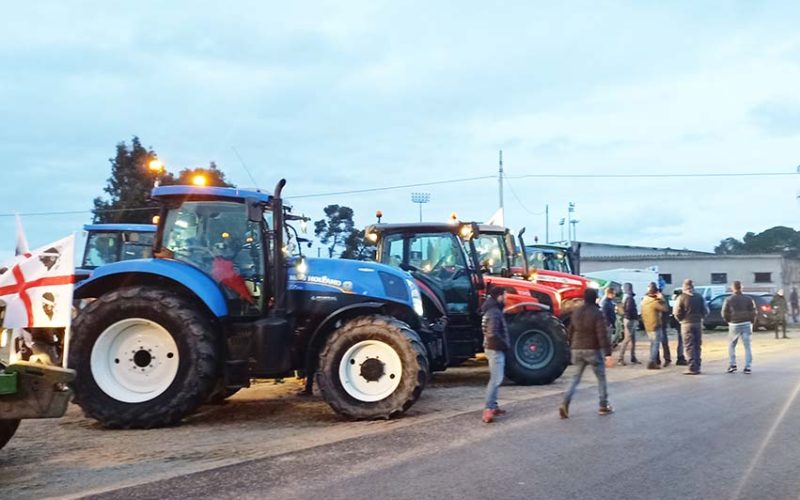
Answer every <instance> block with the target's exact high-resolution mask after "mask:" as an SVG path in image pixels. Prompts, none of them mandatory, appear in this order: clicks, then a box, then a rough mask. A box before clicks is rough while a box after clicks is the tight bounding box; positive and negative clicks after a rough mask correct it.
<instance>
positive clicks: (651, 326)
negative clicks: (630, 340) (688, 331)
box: [642, 283, 669, 370]
mask: <svg viewBox="0 0 800 500" xmlns="http://www.w3.org/2000/svg"><path fill="white" fill-rule="evenodd" d="M667 311H669V306H667V301H666V300H664V296H663V295H661V292H659V291H658V286H657V285H656V284H655V283H650V285H648V287H647V295H645V296H644V299H642V323H644V331H645V333H647V337H648V338H649V339H650V362H649V363H647V369H648V370H657V369H659V368H661V364H660V363H659V362H658V350H659V348H660V347H661V335H662V332H661V321H662V317H663V314H664V313H665V312H667ZM664 356H665V357H666V356H667V354H666V352H665V353H664Z"/></svg>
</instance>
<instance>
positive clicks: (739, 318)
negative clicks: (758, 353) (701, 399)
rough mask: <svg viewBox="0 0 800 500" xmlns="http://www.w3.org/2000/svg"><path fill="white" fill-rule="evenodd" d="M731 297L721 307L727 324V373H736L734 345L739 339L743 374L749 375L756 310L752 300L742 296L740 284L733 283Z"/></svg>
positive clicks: (739, 282) (738, 282) (737, 282)
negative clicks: (741, 350) (741, 345)
mask: <svg viewBox="0 0 800 500" xmlns="http://www.w3.org/2000/svg"><path fill="white" fill-rule="evenodd" d="M731 288H733V295H731V296H730V297H728V298H727V299H725V303H724V304H723V305H722V318H723V319H724V320H725V321H726V322H727V323H728V359H729V363H728V373H736V343H737V342H738V340H739V338H740V337H741V339H742V344H744V373H745V374H748V375H749V374H750V364H751V363H752V362H753V352H752V351H751V350H750V336H751V335H752V334H753V323H755V321H756V317H757V316H756V315H757V311H758V310H757V309H756V303H755V302H753V299H751V298H750V297H747V296H745V295H742V282H741V281H734V282H733V286H732V287H731Z"/></svg>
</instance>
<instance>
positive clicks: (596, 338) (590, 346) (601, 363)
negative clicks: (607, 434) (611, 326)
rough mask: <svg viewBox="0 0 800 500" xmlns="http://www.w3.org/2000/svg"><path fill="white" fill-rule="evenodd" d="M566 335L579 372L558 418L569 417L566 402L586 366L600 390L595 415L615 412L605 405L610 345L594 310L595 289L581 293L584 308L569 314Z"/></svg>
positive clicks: (597, 310) (600, 316)
mask: <svg viewBox="0 0 800 500" xmlns="http://www.w3.org/2000/svg"><path fill="white" fill-rule="evenodd" d="M567 335H568V337H569V345H570V348H571V350H572V364H573V365H575V366H576V367H577V368H578V373H576V374H575V378H574V379H573V380H572V384H571V385H570V386H569V389H568V390H567V392H566V393H565V394H564V401H563V402H562V403H561V406H560V407H559V408H558V413H559V415H561V418H569V403H570V401H572V396H574V395H575V389H577V387H578V384H579V383H580V381H581V377H582V376H583V371H584V370H585V369H586V367H587V366H591V367H592V370H594V374H595V376H596V377H597V388H598V390H599V391H600V409H599V410H598V413H600V415H608V414H609V413H613V412H614V409H613V408H612V407H611V405H609V404H608V390H607V388H606V363H609V365H610V364H611V361H612V358H611V345H610V344H609V341H608V330H606V318H605V317H604V315H603V313H602V312H601V311H600V308H599V307H597V289H595V288H587V289H586V290H585V291H584V293H583V305H582V306H580V307H578V308H577V309H575V310H574V311H573V312H572V317H571V318H570V323H569V330H568V331H567Z"/></svg>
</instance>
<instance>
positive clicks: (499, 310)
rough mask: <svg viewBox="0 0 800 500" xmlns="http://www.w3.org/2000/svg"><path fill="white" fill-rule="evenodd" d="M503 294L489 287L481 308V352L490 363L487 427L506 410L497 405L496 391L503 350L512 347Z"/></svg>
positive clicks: (485, 412) (500, 379)
mask: <svg viewBox="0 0 800 500" xmlns="http://www.w3.org/2000/svg"><path fill="white" fill-rule="evenodd" d="M505 298H506V291H505V289H504V288H500V287H491V288H489V296H488V297H487V298H486V301H485V302H484V303H483V306H482V307H481V312H482V313H483V320H482V322H481V327H482V329H483V350H484V353H485V354H486V359H487V360H489V374H490V377H489V385H488V386H487V387H486V409H484V410H483V421H484V422H485V423H487V424H489V423H491V422H492V421H493V420H494V417H496V416H500V415H504V414H505V413H506V412H505V410H501V409H500V408H498V406H497V391H498V389H499V388H500V384H502V383H503V377H504V375H505V367H506V351H507V350H508V348H509V347H510V346H511V339H510V338H509V336H508V326H507V325H506V319H505V317H503V304H504V303H505Z"/></svg>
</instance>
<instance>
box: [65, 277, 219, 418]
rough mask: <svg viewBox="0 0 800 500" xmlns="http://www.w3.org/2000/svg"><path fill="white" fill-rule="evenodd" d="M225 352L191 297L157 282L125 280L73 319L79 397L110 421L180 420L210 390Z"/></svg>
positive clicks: (91, 412)
mask: <svg viewBox="0 0 800 500" xmlns="http://www.w3.org/2000/svg"><path fill="white" fill-rule="evenodd" d="M217 356H218V353H217V340H216V335H215V332H214V329H213V327H212V325H211V323H210V321H209V320H208V318H207V317H206V314H205V312H204V311H201V310H199V309H198V307H197V306H196V305H195V304H193V303H192V302H191V301H190V300H188V299H187V298H185V297H183V296H181V295H179V294H177V293H175V292H173V291H169V290H163V289H159V288H154V287H146V286H135V287H126V288H122V289H120V290H117V291H114V292H110V293H107V294H105V295H103V296H101V297H100V298H99V299H98V300H96V301H94V302H92V303H91V304H90V305H89V306H88V307H86V309H84V310H83V311H81V313H80V314H79V315H78V317H77V318H76V319H75V321H74V323H73V333H72V341H71V343H70V351H69V364H70V367H71V368H73V369H75V370H76V371H77V376H76V378H75V381H74V382H73V388H74V390H75V402H76V403H77V404H78V405H80V407H81V408H82V409H83V412H84V414H85V415H86V416H87V417H90V418H94V419H96V420H98V421H100V423H101V424H103V425H104V426H106V427H111V428H145V429H146V428H152V427H160V426H166V425H172V424H175V423H177V422H179V421H180V420H181V419H182V418H184V417H185V416H187V415H189V414H190V413H191V412H193V411H194V410H195V409H196V408H197V407H198V406H200V405H201V404H202V403H203V402H204V401H205V400H206V398H208V396H209V394H210V393H211V391H212V389H213V387H214V383H215V382H216V380H217V378H218V373H217V372H218V369H217V367H218V365H219V363H218V359H217Z"/></svg>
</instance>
